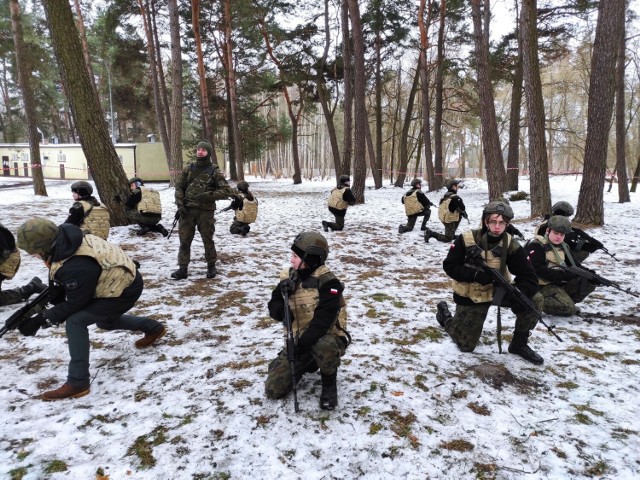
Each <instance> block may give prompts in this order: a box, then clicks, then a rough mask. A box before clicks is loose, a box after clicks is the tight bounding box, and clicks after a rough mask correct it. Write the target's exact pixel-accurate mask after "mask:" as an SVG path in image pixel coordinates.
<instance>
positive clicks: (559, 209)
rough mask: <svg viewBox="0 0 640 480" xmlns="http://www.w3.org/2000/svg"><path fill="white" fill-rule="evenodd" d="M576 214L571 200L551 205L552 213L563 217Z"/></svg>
mask: <svg viewBox="0 0 640 480" xmlns="http://www.w3.org/2000/svg"><path fill="white" fill-rule="evenodd" d="M573 214H574V210H573V207H572V206H571V204H570V203H569V202H565V201H564V200H561V201H559V202H556V203H554V204H553V207H551V215H562V216H563V217H570V216H571V215H573Z"/></svg>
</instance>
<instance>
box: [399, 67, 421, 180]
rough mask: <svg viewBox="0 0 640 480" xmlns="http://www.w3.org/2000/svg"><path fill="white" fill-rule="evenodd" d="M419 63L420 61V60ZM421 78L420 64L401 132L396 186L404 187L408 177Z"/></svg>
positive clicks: (414, 77) (412, 85)
mask: <svg viewBox="0 0 640 480" xmlns="http://www.w3.org/2000/svg"><path fill="white" fill-rule="evenodd" d="M418 63H419V62H418ZM419 79H420V65H418V67H417V68H416V73H415V75H414V76H413V83H412V84H411V91H410V92H409V98H408V99H407V110H406V111H405V113H404V121H403V123H402V133H401V134H400V145H399V146H398V149H399V151H400V161H399V165H398V169H399V172H398V178H396V181H395V183H394V186H396V187H402V186H403V185H404V181H405V179H406V178H407V173H408V172H407V168H408V166H409V147H408V143H409V129H410V128H411V121H412V116H413V105H414V104H415V99H416V94H417V92H418V84H419Z"/></svg>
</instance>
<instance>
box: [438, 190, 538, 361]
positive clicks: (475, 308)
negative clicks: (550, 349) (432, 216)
mask: <svg viewBox="0 0 640 480" xmlns="http://www.w3.org/2000/svg"><path fill="white" fill-rule="evenodd" d="M512 219H513V210H512V209H511V207H510V206H509V205H506V204H504V203H502V202H490V203H489V204H487V205H486V206H485V208H484V210H483V212H482V228H481V229H478V230H469V231H466V232H464V233H463V234H461V235H459V236H458V237H457V238H456V240H455V242H454V243H453V245H452V247H451V248H450V249H449V253H448V254H447V257H446V258H445V260H444V262H443V264H442V265H443V267H444V271H445V272H446V273H447V275H449V277H451V278H452V279H453V282H452V285H453V301H454V302H455V304H456V312H455V315H453V316H452V315H451V313H450V312H449V307H448V306H447V303H446V302H440V303H438V305H437V314H436V320H437V321H438V323H439V324H440V325H441V326H442V327H444V329H445V330H446V331H447V333H448V334H449V335H450V336H451V338H452V339H453V341H454V342H455V343H456V345H457V346H458V348H459V349H460V350H461V351H463V352H473V350H474V349H475V348H476V346H477V345H478V341H479V340H480V336H481V335H482V328H483V325H484V321H485V319H486V317H487V313H488V312H489V307H491V304H492V300H493V296H494V294H495V287H494V286H493V281H492V277H491V275H489V274H488V273H487V272H485V271H483V270H482V269H480V268H479V267H478V266H477V265H475V264H474V262H473V261H472V259H473V258H474V257H476V256H479V257H480V258H481V259H482V260H483V261H484V262H485V263H486V264H487V265H488V266H489V267H491V268H494V269H496V270H498V271H499V272H500V273H501V274H502V276H503V277H505V279H507V280H509V281H510V280H511V275H514V276H515V280H514V282H515V286H516V288H518V289H520V290H521V291H522V293H524V294H525V295H526V296H527V297H529V298H530V299H531V301H532V302H533V304H534V305H535V306H536V309H537V310H538V311H540V310H541V309H542V304H543V298H542V295H541V294H540V292H539V291H538V279H537V277H536V273H535V271H534V269H533V267H532V266H531V264H530V263H529V261H528V260H527V255H526V253H525V251H524V249H523V248H522V247H521V246H520V244H519V243H518V242H517V241H516V240H515V239H513V238H512V237H511V235H509V234H508V233H506V232H505V230H506V227H507V224H508V223H509V222H510V221H511V220H512ZM500 306H501V307H507V308H510V309H511V310H512V311H513V313H514V314H515V315H516V325H515V331H514V333H513V339H512V340H511V343H510V344H509V353H513V354H516V355H519V356H521V357H522V358H524V359H525V360H527V361H529V362H531V363H533V364H535V365H541V364H542V363H544V361H543V359H542V357H541V356H540V355H538V354H537V353H536V352H534V351H533V350H532V349H531V348H530V347H529V345H528V338H529V335H530V333H531V330H533V329H534V328H535V326H536V324H537V322H538V320H537V314H536V312H533V311H529V310H527V308H526V307H523V306H522V305H520V304H519V303H517V302H516V301H515V300H514V299H513V298H511V297H510V296H508V295H507V296H505V297H504V298H503V299H502V302H501V304H500ZM498 335H500V332H499V329H498Z"/></svg>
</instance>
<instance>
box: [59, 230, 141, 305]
mask: <svg viewBox="0 0 640 480" xmlns="http://www.w3.org/2000/svg"><path fill="white" fill-rule="evenodd" d="M78 255H80V256H85V257H91V258H93V259H95V260H96V261H97V262H98V264H99V265H100V268H102V273H100V277H99V278H98V285H97V286H96V291H95V293H94V294H93V298H116V297H119V296H120V295H122V292H123V290H124V289H125V288H127V287H128V286H129V285H131V284H132V283H133V280H134V279H135V278H136V266H135V264H134V263H133V261H132V260H131V259H130V258H129V257H128V256H127V254H126V253H124V251H123V250H122V249H121V248H120V247H117V246H116V245H113V244H111V243H109V242H107V241H105V240H103V239H101V238H100V237H97V236H95V235H91V234H88V235H85V236H84V238H83V239H82V244H81V245H80V247H78V249H77V250H76V251H75V252H74V253H73V255H71V256H70V257H67V258H65V259H64V260H60V261H57V262H54V263H53V264H52V265H51V269H50V271H49V279H51V280H53V279H54V278H55V275H56V272H57V271H58V270H59V269H60V267H62V265H64V263H65V262H66V261H67V260H69V259H70V258H73V257H75V256H78Z"/></svg>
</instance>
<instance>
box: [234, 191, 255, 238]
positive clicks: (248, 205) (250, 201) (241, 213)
mask: <svg viewBox="0 0 640 480" xmlns="http://www.w3.org/2000/svg"><path fill="white" fill-rule="evenodd" d="M236 188H237V189H238V190H239V191H240V193H242V197H235V198H234V199H233V201H232V202H231V210H233V211H234V212H235V217H234V218H233V223H232V224H231V227H229V231H230V232H231V233H233V234H236V235H242V236H243V237H246V236H247V233H249V230H251V227H250V226H249V225H250V224H251V223H254V222H255V221H256V218H258V199H257V198H256V197H255V196H254V195H253V193H251V192H250V191H249V184H248V183H247V182H245V181H244V180H241V181H240V182H238V185H236Z"/></svg>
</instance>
